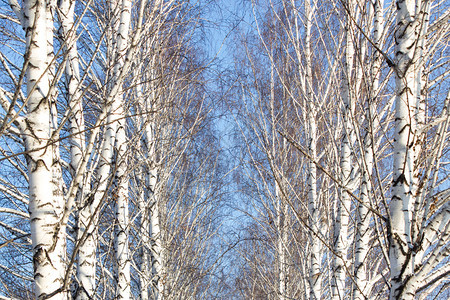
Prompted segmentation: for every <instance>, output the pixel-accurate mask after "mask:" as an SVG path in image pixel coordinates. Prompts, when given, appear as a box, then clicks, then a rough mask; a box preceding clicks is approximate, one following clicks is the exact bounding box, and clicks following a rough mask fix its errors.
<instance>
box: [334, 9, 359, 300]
mask: <svg viewBox="0 0 450 300" xmlns="http://www.w3.org/2000/svg"><path fill="white" fill-rule="evenodd" d="M347 7H348V12H347V14H353V12H354V4H353V2H352V1H351V0H350V1H347ZM352 17H353V16H349V15H347V21H346V25H345V35H346V45H345V58H344V70H343V74H342V102H343V106H342V116H343V132H342V141H341V158H340V160H341V162H340V167H341V174H340V179H341V182H342V184H343V185H344V187H345V188H346V189H349V188H350V182H351V180H352V178H351V176H352V140H353V134H354V133H353V125H352V117H353V111H354V99H353V98H354V95H353V93H352V87H351V82H352V74H353V59H354V54H355V51H354V46H353V41H352V34H353V27H354V26H353V25H352V23H353V21H352V19H351V18H352ZM346 189H341V190H340V197H339V199H338V202H337V206H336V207H337V208H336V220H335V224H334V245H333V247H334V252H335V255H334V257H333V277H334V280H332V283H331V288H332V294H333V299H344V298H345V291H346V289H345V280H346V266H347V265H348V263H347V261H348V260H347V255H348V248H349V240H348V226H349V215H350V206H351V199H350V195H349V194H348V193H347V191H346Z"/></svg>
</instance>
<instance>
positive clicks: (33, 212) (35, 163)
mask: <svg viewBox="0 0 450 300" xmlns="http://www.w3.org/2000/svg"><path fill="white" fill-rule="evenodd" d="M23 12H24V16H25V19H26V24H25V30H26V45H27V54H28V58H29V64H28V66H27V74H26V75H27V94H28V98H29V100H28V105H27V111H28V113H27V116H26V125H27V127H26V132H25V136H24V139H25V145H26V150H27V151H28V155H27V164H28V170H29V197H30V200H29V212H30V220H31V240H32V247H33V266H34V279H35V280H34V283H35V287H34V288H35V297H36V298H37V299H41V298H43V297H45V296H46V295H49V294H52V293H54V292H55V291H56V290H58V289H59V288H60V287H61V285H62V278H63V274H64V268H63V266H62V259H63V257H61V255H62V254H63V253H64V252H65V241H64V237H63V236H61V234H59V233H57V232H55V231H56V230H57V224H58V221H59V217H60V213H61V207H63V203H57V201H58V200H59V201H60V200H61V199H62V197H60V196H59V195H56V196H55V197H53V196H52V195H53V192H54V191H55V184H54V180H53V167H52V166H53V153H54V151H52V150H49V147H50V149H51V148H52V146H48V145H47V143H48V142H49V140H50V137H51V133H52V130H51V128H52V126H51V124H52V121H53V120H52V118H51V111H50V106H51V103H50V99H49V98H51V97H50V95H49V92H50V89H49V88H50V87H49V76H50V74H49V72H48V69H47V66H48V60H47V55H48V53H49V52H51V51H52V50H53V49H48V48H49V47H48V46H49V45H48V44H47V42H48V40H49V39H50V38H51V35H52V34H53V32H52V31H50V32H49V31H48V28H47V25H48V23H47V18H48V13H49V12H48V10H47V5H46V2H45V1H25V2H24V9H23ZM63 298H64V295H63V293H58V294H56V295H55V296H53V297H51V298H50V299H63Z"/></svg>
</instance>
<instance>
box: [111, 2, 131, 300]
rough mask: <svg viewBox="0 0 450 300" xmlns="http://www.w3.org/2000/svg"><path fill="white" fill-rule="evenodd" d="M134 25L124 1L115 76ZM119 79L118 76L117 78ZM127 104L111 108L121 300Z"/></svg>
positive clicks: (125, 256) (122, 295) (125, 277)
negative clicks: (113, 119) (130, 30)
mask: <svg viewBox="0 0 450 300" xmlns="http://www.w3.org/2000/svg"><path fill="white" fill-rule="evenodd" d="M130 24H131V1H130V0H123V1H122V4H121V12H120V24H119V32H118V39H117V52H116V55H117V56H116V57H117V61H116V64H115V66H114V74H119V73H120V71H121V69H122V68H123V65H124V59H125V55H126V51H127V49H128V38H129V37H128V35H129V29H130ZM116 76H117V75H116ZM124 106H125V103H124V101H123V93H119V94H118V95H117V97H116V98H115V99H114V100H113V103H112V105H111V108H112V111H111V114H112V115H114V116H115V119H116V123H117V125H116V140H115V148H116V149H115V151H116V155H115V157H116V161H115V163H116V164H117V165H116V169H117V173H116V178H115V182H116V183H117V186H116V190H115V193H116V197H117V199H116V205H115V208H116V212H115V213H116V232H115V233H116V235H115V250H116V251H115V253H116V260H117V271H116V272H117V297H118V299H130V298H131V275H130V258H129V253H128V252H129V251H128V238H129V218H128V174H127V164H126V154H127V153H126V152H127V140H126V138H127V137H126V132H125V126H126V124H125V123H126V119H125V111H124Z"/></svg>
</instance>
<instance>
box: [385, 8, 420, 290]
mask: <svg viewBox="0 0 450 300" xmlns="http://www.w3.org/2000/svg"><path fill="white" fill-rule="evenodd" d="M416 2H417V3H416ZM421 6H422V1H414V0H399V1H397V21H396V23H397V25H396V31H395V59H396V72H395V90H396V98H395V132H394V144H393V145H394V155H393V183H392V199H391V202H390V204H389V211H390V228H389V229H390V230H389V236H388V238H389V260H390V265H391V290H390V299H413V298H414V296H415V290H413V289H410V288H405V287H407V286H408V281H409V280H411V279H412V277H413V276H414V259H415V255H414V254H415V253H414V249H413V243H412V239H413V233H412V228H413V224H412V218H413V216H412V212H413V209H412V208H413V207H414V203H415V193H416V191H415V187H416V186H417V177H416V176H415V175H414V173H415V170H416V167H417V165H416V161H415V158H416V155H417V153H416V152H417V149H415V143H416V138H417V137H416V131H417V120H416V118H415V116H416V111H417V108H418V107H417V99H418V97H419V95H418V94H417V89H418V87H417V85H418V82H419V81H420V80H421V74H420V72H418V71H417V70H416V69H415V67H414V65H415V60H416V58H417V57H416V56H415V53H416V47H417V41H418V38H419V34H420V30H418V29H420V27H421V26H422V25H423V24H422V20H421V18H419V17H418V15H417V14H416V13H417V11H416V8H417V7H421Z"/></svg>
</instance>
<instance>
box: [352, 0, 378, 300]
mask: <svg viewBox="0 0 450 300" xmlns="http://www.w3.org/2000/svg"><path fill="white" fill-rule="evenodd" d="M369 5H371V6H370V10H369V13H371V12H372V11H373V12H375V18H374V27H373V39H374V42H375V45H376V46H377V47H378V48H380V42H381V34H382V24H383V0H375V1H374V2H373V4H372V3H370V4H369ZM372 5H373V6H372ZM372 7H373V9H372ZM381 62H382V61H381V54H380V53H378V51H377V50H374V61H373V66H372V68H371V79H372V86H371V91H370V95H369V99H368V101H367V104H366V126H365V127H366V128H367V130H366V132H365V135H364V152H363V164H364V165H363V167H362V172H363V176H362V183H361V201H362V203H358V208H357V212H356V218H357V225H356V233H355V259H354V284H353V299H358V300H363V299H366V295H367V293H368V292H370V288H371V287H370V284H369V282H370V281H369V278H368V277H367V271H368V270H367V268H366V266H367V263H368V262H369V259H368V257H367V256H368V253H369V248H370V245H369V243H370V237H371V233H372V231H373V230H372V229H371V227H370V219H371V214H370V212H369V209H368V207H370V206H371V201H370V199H371V196H370V194H371V193H372V181H371V177H372V169H373V164H374V155H375V154H374V152H373V146H374V145H373V129H374V128H373V125H374V118H375V103H376V98H377V94H378V87H379V78H380V67H381Z"/></svg>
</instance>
